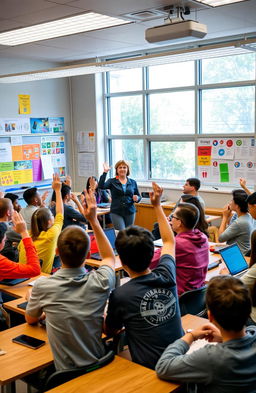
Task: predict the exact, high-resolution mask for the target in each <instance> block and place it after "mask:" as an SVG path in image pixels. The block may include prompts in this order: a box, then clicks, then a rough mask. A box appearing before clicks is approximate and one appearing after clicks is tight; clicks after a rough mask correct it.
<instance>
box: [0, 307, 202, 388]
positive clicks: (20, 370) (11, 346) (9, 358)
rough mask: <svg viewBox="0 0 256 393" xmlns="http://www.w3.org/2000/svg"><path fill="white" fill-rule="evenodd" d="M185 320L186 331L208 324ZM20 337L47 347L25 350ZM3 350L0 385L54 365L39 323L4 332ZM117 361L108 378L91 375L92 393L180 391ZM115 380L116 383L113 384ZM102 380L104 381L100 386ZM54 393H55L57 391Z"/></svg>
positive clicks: (1, 335)
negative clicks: (114, 390) (42, 343)
mask: <svg viewBox="0 0 256 393" xmlns="http://www.w3.org/2000/svg"><path fill="white" fill-rule="evenodd" d="M181 320H182V326H183V328H184V330H186V329H189V328H190V329H195V328H197V327H200V326H202V325H203V324H205V323H206V321H207V320H206V319H204V318H200V317H197V316H195V315H190V314H187V315H185V316H183V317H182V318H181ZM20 334H27V335H29V336H32V337H35V338H39V339H41V340H45V341H46V344H45V345H43V346H42V347H41V348H38V349H36V350H34V349H31V348H27V347H24V346H23V345H19V344H16V343H13V342H12V339H13V338H14V337H16V336H19V335H20ZM0 348H1V349H2V350H4V351H6V354H5V355H3V356H1V367H0V385H5V384H7V383H10V382H12V381H15V380H16V379H19V378H21V377H23V376H25V375H28V374H30V373H32V372H35V371H37V370H40V369H42V368H44V367H46V366H48V365H49V364H51V363H52V362H53V356H52V352H51V349H50V345H49V342H48V337H47V333H46V329H45V327H42V326H40V325H39V324H38V325H33V326H31V325H28V324H27V323H24V324H22V325H19V326H15V327H13V328H11V329H7V330H4V331H2V332H0ZM117 359H118V361H117V363H118V365H117V366H116V367H114V368H112V367H111V371H110V372H107V375H105V374H104V372H103V374H102V372H100V373H99V375H98V374H97V378H95V375H96V374H95V373H98V372H99V371H100V370H97V371H94V372H93V373H90V374H88V375H90V376H91V377H89V378H90V379H89V381H92V380H93V382H92V386H90V393H91V392H95V393H96V392H102V386H103V385H104V390H105V391H106V392H108V391H111V390H113V389H114V388H115V387H116V388H117V387H119V390H120V386H122V387H123V386H125V385H126V384H127V389H128V390H122V393H124V392H127V393H128V392H134V391H136V389H137V391H139V392H145V393H146V392H147V393H148V392H151V391H152V392H154V393H155V392H162V393H164V392H169V391H175V390H170V386H172V387H175V389H176V387H177V385H175V384H170V383H168V382H164V381H159V380H158V379H157V377H156V375H155V372H154V371H153V370H150V369H147V368H144V367H142V366H139V365H137V364H136V363H132V362H130V361H127V360H125V362H123V361H121V360H120V361H119V359H121V358H119V357H117ZM122 360H124V359H122ZM126 362H128V363H126ZM14 363H15V364H14ZM115 363H116V362H115ZM115 363H112V364H115ZM14 365H15V367H14ZM106 367H109V366H106ZM118 367H119V368H118ZM102 370H103V369H102ZM128 370H130V374H129V376H128V377H127V375H128ZM137 375H138V378H137ZM144 375H145V380H144ZM91 378H92V379H91ZM111 379H113V380H112V381H111ZM99 380H100V382H99V383H98V381H99ZM105 380H106V381H107V382H106V388H105ZM135 380H137V382H136V384H137V385H136V386H135V385H134V383H135ZM141 381H143V382H141ZM160 382H161V383H160ZM88 383H89V382H88ZM112 383H113V385H112ZM86 384H87V382H86ZM120 384H121V385H120ZM94 386H95V389H96V386H98V387H97V389H98V390H92V388H93V387H94ZM108 386H110V387H109V389H107V387H108ZM144 387H145V390H144ZM146 387H147V389H146ZM167 387H168V388H169V390H168V389H167ZM112 388H113V389H112ZM76 389H77V385H76ZM99 389H101V390H99ZM141 389H142V390H141ZM53 391H54V392H55V390H53ZM61 391H62V392H63V393H64V392H68V391H70V392H77V391H82V389H78V390H75V389H74V390H72V389H71V390H61ZM56 392H58V390H56Z"/></svg>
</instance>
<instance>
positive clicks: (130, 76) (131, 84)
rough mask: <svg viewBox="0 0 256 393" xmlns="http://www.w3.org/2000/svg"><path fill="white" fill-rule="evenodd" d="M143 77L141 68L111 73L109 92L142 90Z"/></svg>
mask: <svg viewBox="0 0 256 393" xmlns="http://www.w3.org/2000/svg"><path fill="white" fill-rule="evenodd" d="M141 76H142V70H141V68H136V69H132V70H124V71H112V72H110V77H109V90H110V91H111V93H118V92H121V91H136V90H141V89H142V78H141Z"/></svg>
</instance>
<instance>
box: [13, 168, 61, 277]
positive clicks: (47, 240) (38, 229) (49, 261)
mask: <svg viewBox="0 0 256 393" xmlns="http://www.w3.org/2000/svg"><path fill="white" fill-rule="evenodd" d="M52 188H53V190H54V191H55V192H56V216H55V218H54V217H53V215H52V213H51V211H50V210H49V209H47V208H46V207H44V208H40V209H37V210H36V211H35V212H34V213H33V216H32V219H31V237H32V239H33V241H34V244H35V247H36V250H37V253H38V256H39V259H40V260H41V261H42V272H44V273H51V271H52V265H53V260H54V256H55V249H56V245H57V239H58V236H59V234H60V232H61V228H62V225H63V203H62V198H61V191H60V190H61V182H60V178H59V175H56V174H55V175H53V182H52ZM18 248H19V259H20V262H21V263H25V249H24V246H23V244H21V243H20V244H19V247H18Z"/></svg>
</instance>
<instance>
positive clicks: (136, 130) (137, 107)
mask: <svg viewBox="0 0 256 393" xmlns="http://www.w3.org/2000/svg"><path fill="white" fill-rule="evenodd" d="M142 111H143V109H142V96H128V97H112V98H110V118H111V134H112V135H118V134H119V135H132V134H142V132H143V115H142V113H143V112H142Z"/></svg>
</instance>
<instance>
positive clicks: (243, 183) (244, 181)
mask: <svg viewBox="0 0 256 393" xmlns="http://www.w3.org/2000/svg"><path fill="white" fill-rule="evenodd" d="M239 184H240V186H241V187H242V188H245V187H246V180H245V179H244V178H243V177H240V179H239Z"/></svg>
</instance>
